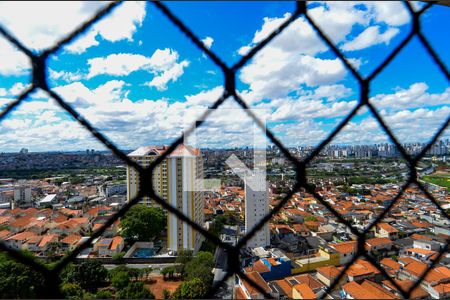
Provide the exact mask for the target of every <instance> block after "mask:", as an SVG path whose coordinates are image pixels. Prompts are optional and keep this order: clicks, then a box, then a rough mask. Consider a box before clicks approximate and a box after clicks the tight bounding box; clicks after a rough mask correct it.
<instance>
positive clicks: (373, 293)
mask: <svg viewBox="0 0 450 300" xmlns="http://www.w3.org/2000/svg"><path fill="white" fill-rule="evenodd" d="M342 296H343V298H347V299H399V297H397V296H396V295H395V294H393V293H391V292H390V291H389V290H387V289H386V288H384V287H383V286H381V285H379V284H377V283H375V282H372V281H370V280H364V281H363V282H362V283H361V284H358V283H357V282H355V281H350V282H349V283H346V284H344V285H343V286H342Z"/></svg>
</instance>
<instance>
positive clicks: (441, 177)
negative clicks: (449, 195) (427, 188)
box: [422, 174, 450, 190]
mask: <svg viewBox="0 0 450 300" xmlns="http://www.w3.org/2000/svg"><path fill="white" fill-rule="evenodd" d="M422 179H423V180H424V181H426V182H430V183H434V184H436V185H439V186H442V187H445V188H447V190H450V174H433V175H427V176H423V177H422Z"/></svg>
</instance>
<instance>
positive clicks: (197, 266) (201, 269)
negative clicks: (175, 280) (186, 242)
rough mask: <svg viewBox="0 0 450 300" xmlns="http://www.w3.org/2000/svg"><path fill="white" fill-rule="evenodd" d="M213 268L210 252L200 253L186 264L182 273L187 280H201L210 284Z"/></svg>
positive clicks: (212, 258)
mask: <svg viewBox="0 0 450 300" xmlns="http://www.w3.org/2000/svg"><path fill="white" fill-rule="evenodd" d="M213 267H214V257H213V255H212V254H211V253H210V252H203V251H200V252H198V253H197V256H196V257H194V258H193V259H192V260H191V261H189V262H187V263H186V265H185V267H184V271H185V276H186V278H187V280H193V279H195V278H202V279H203V280H204V281H205V282H208V283H210V282H211V281H212V280H213V274H212V272H211V271H212V268H213Z"/></svg>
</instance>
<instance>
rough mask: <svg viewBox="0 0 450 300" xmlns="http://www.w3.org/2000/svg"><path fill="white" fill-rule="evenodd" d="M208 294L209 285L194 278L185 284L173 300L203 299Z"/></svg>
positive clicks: (180, 287) (179, 288) (175, 293)
mask: <svg viewBox="0 0 450 300" xmlns="http://www.w3.org/2000/svg"><path fill="white" fill-rule="evenodd" d="M207 293H208V285H207V283H206V282H205V281H204V280H202V279H200V278H194V279H192V280H190V281H186V282H183V283H182V284H181V285H180V286H179V287H178V288H177V289H176V291H175V292H174V293H173V294H172V298H173V299H202V298H205V296H206V295H207Z"/></svg>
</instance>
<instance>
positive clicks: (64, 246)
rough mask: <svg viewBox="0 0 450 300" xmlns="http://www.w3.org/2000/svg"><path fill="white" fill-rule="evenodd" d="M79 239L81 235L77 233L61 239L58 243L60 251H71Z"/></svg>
mask: <svg viewBox="0 0 450 300" xmlns="http://www.w3.org/2000/svg"><path fill="white" fill-rule="evenodd" d="M80 239H81V235H79V234H78V233H72V234H69V235H67V236H66V237H65V238H63V239H62V240H61V241H60V242H59V243H60V245H61V250H62V251H65V250H73V249H74V248H75V247H76V245H77V243H78V241H79V240H80Z"/></svg>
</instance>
